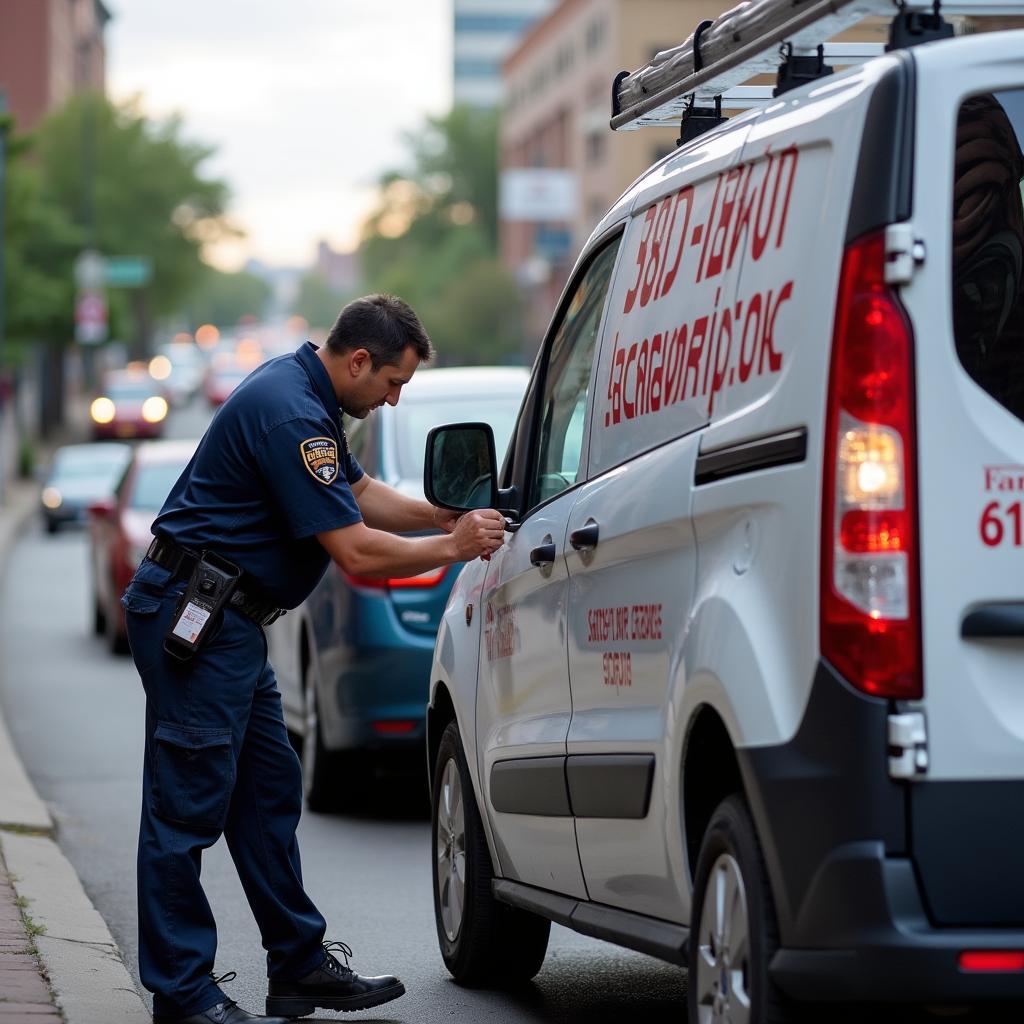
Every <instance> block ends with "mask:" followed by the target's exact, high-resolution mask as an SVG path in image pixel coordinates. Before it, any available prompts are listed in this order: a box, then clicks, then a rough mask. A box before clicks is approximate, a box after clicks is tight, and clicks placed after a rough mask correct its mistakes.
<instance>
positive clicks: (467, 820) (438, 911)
mask: <svg viewBox="0 0 1024 1024" xmlns="http://www.w3.org/2000/svg"><path fill="white" fill-rule="evenodd" d="M449 765H451V768H450V769H449ZM453 774H457V778H458V785H459V789H460V793H461V803H462V822H463V835H464V843H463V850H462V854H463V856H462V863H463V865H464V869H463V870H464V878H463V880H462V881H463V883H464V886H463V894H464V898H463V900H462V911H461V915H460V919H459V920H458V922H457V927H453V925H454V924H455V922H453V921H451V920H450V919H449V921H448V922H447V923H446V920H445V913H444V910H443V908H442V884H441V881H440V876H441V873H442V871H441V868H440V867H439V865H440V864H441V862H442V858H441V857H440V851H441V846H439V833H440V843H441V844H442V845H443V846H445V848H446V849H448V850H449V851H452V850H454V849H457V846H458V843H451V842H450V840H451V830H449V829H448V828H445V827H444V826H443V825H442V823H441V818H444V817H450V815H447V814H446V813H445V810H444V801H445V798H446V789H447V794H448V795H450V794H451V791H452V788H453V787H452V786H451V785H450V783H451V782H452V781H453ZM430 836H431V843H432V846H431V854H432V856H431V861H432V864H433V871H432V875H433V887H434V921H435V923H436V925H437V939H438V943H439V945H440V947H441V956H442V957H443V958H444V962H445V966H446V967H447V968H448V970H449V972H450V973H451V975H452V977H453V978H454V979H455V980H456V981H457V982H458V983H459V984H460V985H468V986H472V985H491V986H497V987H508V986H512V985H516V984H522V983H523V982H526V981H529V980H530V979H531V978H532V977H533V976H534V975H535V974H536V973H537V972H538V971H539V970H540V968H541V964H543V963H544V956H545V954H546V953H547V948H548V935H549V933H550V931H551V922H550V921H548V920H547V919H546V918H543V917H538V916H537V915H536V914H530V913H527V912H526V911H524V910H519V909H517V908H515V907H510V906H508V905H507V904H505V903H500V902H498V900H496V899H495V898H494V893H493V892H492V890H491V882H492V880H493V878H494V868H493V866H492V864H491V854H490V851H489V850H488V848H487V837H486V835H485V834H484V828H483V824H482V823H481V821H480V812H479V810H478V809H477V804H476V797H475V796H474V795H473V782H472V779H471V778H470V775H469V768H468V767H467V765H466V755H465V752H464V751H463V749H462V739H461V738H460V736H459V727H458V724H457V723H456V722H450V723H449V724H448V727H447V728H446V729H445V731H444V734H443V736H442V737H441V746H440V748H439V750H438V753H437V761H436V763H435V765H434V784H433V790H432V793H431V813H430ZM453 859H456V858H452V857H449V861H452V860H453ZM453 875H454V872H453ZM451 884H452V883H451V882H449V883H448V886H447V887H446V888H449V890H450V886H451ZM448 906H449V907H450V906H451V903H450V899H449V903H448ZM450 932H451V934H449V933H450Z"/></svg>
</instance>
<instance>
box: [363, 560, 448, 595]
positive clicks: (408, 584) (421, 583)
mask: <svg viewBox="0 0 1024 1024" xmlns="http://www.w3.org/2000/svg"><path fill="white" fill-rule="evenodd" d="M447 573H448V566H447V565H444V566H442V567H441V568H440V569H431V570H430V572H421V573H420V574H419V575H418V576H396V577H388V576H353V575H351V574H350V573H345V579H346V580H348V582H349V583H350V584H351V585H352V586H353V587H366V588H369V589H371V590H398V589H401V588H416V587H418V588H422V589H429V588H430V587H436V586H437V585H438V584H439V583H440V582H441V580H443V579H444V578H445V576H446V574H447Z"/></svg>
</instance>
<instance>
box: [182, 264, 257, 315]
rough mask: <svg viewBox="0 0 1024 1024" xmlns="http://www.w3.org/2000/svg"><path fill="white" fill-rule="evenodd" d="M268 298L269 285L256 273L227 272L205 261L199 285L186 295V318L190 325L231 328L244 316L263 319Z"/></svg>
mask: <svg viewBox="0 0 1024 1024" xmlns="http://www.w3.org/2000/svg"><path fill="white" fill-rule="evenodd" d="M269 300H270V285H269V284H267V282H266V281H264V280H263V279H262V278H260V277H257V276H256V275H255V274H249V273H247V272H245V271H242V272H240V273H237V274H227V273H224V271H221V270H216V269H215V268H214V267H209V266H206V265H205V264H204V265H203V269H202V277H201V279H200V281H199V284H198V285H197V286H196V287H195V288H194V289H193V290H192V291H191V293H190V295H189V299H188V303H187V312H188V318H189V320H190V321H191V323H192V326H193V327H196V326H198V325H199V324H216V325H217V326H218V327H230V326H233V325H234V324H237V323H238V321H239V320H241V319H242V317H245V316H252V317H256V318H257V319H262V317H263V311H264V309H265V308H266V305H267V302H268V301H269Z"/></svg>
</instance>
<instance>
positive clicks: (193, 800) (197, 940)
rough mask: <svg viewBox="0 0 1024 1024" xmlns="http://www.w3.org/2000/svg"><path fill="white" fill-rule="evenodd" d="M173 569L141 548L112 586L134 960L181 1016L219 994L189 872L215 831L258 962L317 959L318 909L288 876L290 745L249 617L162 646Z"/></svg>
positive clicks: (157, 995)
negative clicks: (134, 739)
mask: <svg viewBox="0 0 1024 1024" xmlns="http://www.w3.org/2000/svg"><path fill="white" fill-rule="evenodd" d="M184 590H185V583H184V582H182V581H172V580H171V578H170V573H169V572H168V571H167V570H166V569H163V568H161V567H160V566H158V565H156V564H155V563H153V562H150V561H149V560H146V561H144V562H143V563H142V565H141V566H140V568H139V570H138V572H136V574H135V577H134V579H133V580H132V582H131V584H129V586H128V589H127V590H126V591H125V594H124V597H123V598H122V604H123V605H124V609H125V619H126V622H127V628H128V639H129V641H130V643H131V648H132V654H133V657H134V658H135V665H136V667H137V668H138V670H139V674H140V676H141V677H142V684H143V686H144V687H145V690H146V760H145V767H144V770H143V778H142V823H141V826H140V829H139V859H138V896H139V973H140V975H141V978H142V983H143V984H144V985H145V986H146V988H147V989H149V990H150V991H151V992H152V993H153V1012H154V1014H160V1015H167V1016H187V1015H190V1014H193V1013H199V1012H201V1011H202V1010H205V1009H207V1008H209V1007H210V1006H213V1005H214V1004H215V1003H218V1002H220V1001H222V1000H223V998H224V996H223V994H222V993H221V991H220V989H219V988H218V987H217V986H216V985H215V984H214V982H213V979H212V977H211V974H210V972H211V971H212V970H213V962H214V954H215V952H216V948H217V929H216V925H215V923H214V920H213V914H212V913H211V911H210V905H209V903H208V902H207V900H206V896H205V895H204V894H203V890H202V887H201V885H200V883H199V870H200V859H201V857H202V852H203V850H205V849H207V848H208V847H210V846H212V845H213V844H214V843H215V842H216V841H217V839H218V837H219V836H220V835H221V834H222V833H223V835H224V837H225V839H226V840H227V845H228V850H229V851H230V853H231V857H232V860H233V861H234V863H235V867H236V869H237V870H238V875H239V878H240V879H241V882H242V887H243V889H244V890H245V895H246V898H247V899H248V901H249V906H250V907H251V908H252V912H253V916H254V917H255V918H256V923H257V924H258V925H259V929H260V933H261V935H262V937H263V946H264V948H265V949H266V950H267V973H268V975H269V976H271V977H274V978H281V979H292V978H300V977H302V976H303V975H305V974H308V973H309V972H310V971H312V970H314V969H315V968H316V967H317V966H319V964H320V963H322V962H323V960H324V956H325V954H324V951H323V948H322V946H321V942H322V941H323V937H324V931H325V928H326V925H325V922H324V919H323V917H322V916H321V915H320V912H319V911H318V910H317V909H316V907H315V906H314V905H313V902H312V901H311V900H310V898H309V897H308V896H307V895H306V893H305V890H304V889H303V887H302V870H301V867H300V865H299V848H298V844H297V842H296V839H295V828H296V826H297V825H298V821H299V814H300V812H301V809H302V780H301V769H300V767H299V761H298V758H297V757H296V756H295V752H294V751H293V750H292V748H291V746H290V744H289V743H288V736H287V733H286V731H285V726H284V718H283V716H282V713H281V696H280V694H279V693H278V689H277V680H276V679H275V678H274V670H273V669H272V668H271V666H270V664H269V663H268V661H267V645H266V638H265V637H264V635H263V630H262V629H261V628H260V627H259V626H257V625H256V624H255V623H254V622H251V621H250V620H249V619H246V618H245V617H244V616H242V615H241V614H240V613H239V612H237V611H235V610H234V609H228V610H226V611H225V612H224V614H223V616H222V620H221V624H220V625H219V626H217V627H215V629H216V632H215V633H214V635H213V636H212V638H211V640H210V642H209V644H208V645H207V647H206V648H205V649H204V650H203V651H202V653H201V654H199V655H197V656H196V657H194V658H193V659H192V660H191V661H189V662H181V661H178V660H177V659H175V658H174V657H172V656H171V655H169V654H167V653H165V651H164V649H163V638H164V633H165V632H166V631H167V628H168V625H169V623H170V621H171V618H172V617H173V614H174V610H175V605H176V604H177V601H178V598H179V597H180V596H181V594H182V593H183V592H184Z"/></svg>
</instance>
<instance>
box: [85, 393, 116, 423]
mask: <svg viewBox="0 0 1024 1024" xmlns="http://www.w3.org/2000/svg"><path fill="white" fill-rule="evenodd" d="M116 411H117V410H116V409H115V408H114V403H113V402H112V401H111V400H110V399H109V398H97V399H96V400H95V401H94V402H93V403H92V405H90V406H89V415H90V416H92V418H93V419H94V420H95V421H96V422H97V423H109V422H110V421H111V420H112V419H113V418H114V413H115V412H116Z"/></svg>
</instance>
